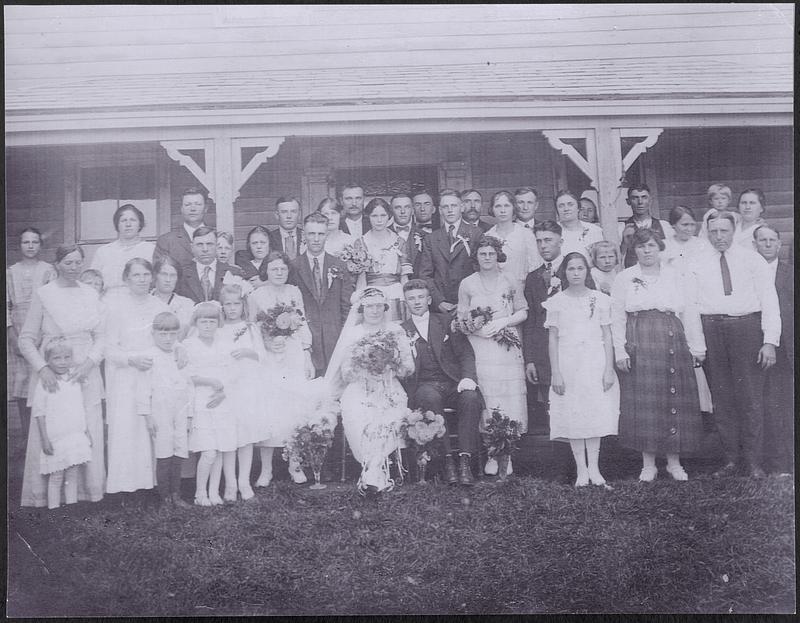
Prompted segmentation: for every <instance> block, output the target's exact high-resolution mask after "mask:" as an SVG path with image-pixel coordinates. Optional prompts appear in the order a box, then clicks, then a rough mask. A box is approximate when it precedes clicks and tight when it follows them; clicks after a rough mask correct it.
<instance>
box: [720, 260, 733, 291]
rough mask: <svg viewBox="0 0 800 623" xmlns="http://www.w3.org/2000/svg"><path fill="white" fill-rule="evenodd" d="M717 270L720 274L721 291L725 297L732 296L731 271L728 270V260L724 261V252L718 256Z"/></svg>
mask: <svg viewBox="0 0 800 623" xmlns="http://www.w3.org/2000/svg"><path fill="white" fill-rule="evenodd" d="M719 269H720V271H721V272H722V291H723V292H724V293H725V296H730V295H731V294H733V284H732V283H731V269H730V268H728V260H726V259H725V252H724V251H722V252H721V253H720V254H719Z"/></svg>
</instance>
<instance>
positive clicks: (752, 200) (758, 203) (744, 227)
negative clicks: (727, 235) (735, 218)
mask: <svg viewBox="0 0 800 623" xmlns="http://www.w3.org/2000/svg"><path fill="white" fill-rule="evenodd" d="M766 205H767V200H766V197H765V196H764V191H763V190H761V189H760V188H748V189H747V190H744V191H742V194H740V195H739V204H738V206H739V207H738V210H739V223H738V224H737V225H736V231H735V232H734V234H733V242H734V243H735V244H738V245H741V246H743V247H744V248H745V249H750V250H753V249H754V248H755V247H754V246H753V242H754V240H755V239H754V238H753V233H754V232H755V231H756V229H758V228H759V227H761V226H762V225H763V224H764V223H766V221H765V220H764V219H763V218H762V217H763V214H764V209H765V208H766Z"/></svg>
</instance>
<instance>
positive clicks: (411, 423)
mask: <svg viewBox="0 0 800 623" xmlns="http://www.w3.org/2000/svg"><path fill="white" fill-rule="evenodd" d="M400 430H401V432H402V433H403V436H404V437H405V438H406V440H407V441H408V446H409V447H410V448H413V449H414V453H415V458H416V464H417V473H418V474H419V483H420V484H426V483H427V480H425V471H426V468H427V465H428V463H429V462H430V461H431V460H432V459H434V458H435V457H437V456H439V455H440V454H441V453H442V443H441V441H440V440H441V439H442V438H443V437H444V436H445V434H446V433H447V430H446V429H445V425H444V416H443V415H441V414H440V413H434V412H433V411H425V412H424V413H423V412H422V411H421V410H420V409H415V410H413V411H412V410H411V409H408V411H407V413H406V416H405V418H403V424H402V426H401V429H400Z"/></svg>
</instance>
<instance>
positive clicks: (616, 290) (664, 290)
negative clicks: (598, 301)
mask: <svg viewBox="0 0 800 623" xmlns="http://www.w3.org/2000/svg"><path fill="white" fill-rule="evenodd" d="M647 310H658V311H661V312H672V313H674V314H675V315H676V316H678V318H679V319H680V320H681V322H682V323H683V329H684V332H685V335H686V341H687V343H688V345H689V350H690V351H691V352H692V354H693V355H694V356H696V357H700V356H703V355H705V352H706V341H705V337H704V336H703V327H702V324H701V322H700V313H699V311H698V307H697V284H696V280H695V276H694V273H688V274H687V275H685V276H681V275H680V273H679V272H678V271H677V270H675V269H674V268H672V267H671V266H668V265H664V264H662V265H661V272H660V274H659V275H658V276H652V275H645V274H643V273H642V268H641V266H640V265H639V264H635V265H633V266H631V267H630V268H626V269H625V270H623V271H622V272H621V273H619V275H617V278H616V279H615V280H614V284H613V285H612V286H611V332H612V335H613V337H614V353H615V358H616V359H623V358H625V357H627V354H626V351H625V329H626V326H627V322H628V317H627V314H628V312H638V311H647Z"/></svg>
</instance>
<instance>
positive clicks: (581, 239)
mask: <svg viewBox="0 0 800 623" xmlns="http://www.w3.org/2000/svg"><path fill="white" fill-rule="evenodd" d="M559 225H561V223H559ZM603 239H604V238H603V230H602V228H600V227H598V226H597V225H595V224H594V223H584V222H583V221H581V229H577V230H572V229H567V228H566V227H564V226H563V225H561V255H562V256H564V255H566V254H567V253H572V252H573V251H577V252H578V253H581V254H583V256H584V257H585V258H586V259H587V260H588V261H589V263H591V261H592V258H591V255H590V253H589V247H591V246H592V245H593V244H594V243H595V242H600V241H601V240H603Z"/></svg>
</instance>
